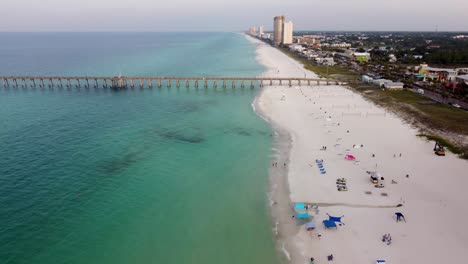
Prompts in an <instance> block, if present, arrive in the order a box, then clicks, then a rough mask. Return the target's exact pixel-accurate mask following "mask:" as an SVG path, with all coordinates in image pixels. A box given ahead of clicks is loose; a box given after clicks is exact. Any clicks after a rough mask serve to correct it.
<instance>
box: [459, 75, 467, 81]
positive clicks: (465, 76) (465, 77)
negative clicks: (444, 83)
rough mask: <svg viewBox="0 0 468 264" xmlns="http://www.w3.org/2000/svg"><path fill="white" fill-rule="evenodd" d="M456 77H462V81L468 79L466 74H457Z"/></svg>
mask: <svg viewBox="0 0 468 264" xmlns="http://www.w3.org/2000/svg"><path fill="white" fill-rule="evenodd" d="M457 79H462V80H464V81H468V74H464V75H459V76H457Z"/></svg>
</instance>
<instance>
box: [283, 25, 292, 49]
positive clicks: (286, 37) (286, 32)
mask: <svg viewBox="0 0 468 264" xmlns="http://www.w3.org/2000/svg"><path fill="white" fill-rule="evenodd" d="M281 43H282V44H283V45H288V44H292V43H293V23H292V21H288V22H284V23H283V38H282V41H281Z"/></svg>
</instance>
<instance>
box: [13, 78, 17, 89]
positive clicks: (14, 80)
mask: <svg viewBox="0 0 468 264" xmlns="http://www.w3.org/2000/svg"><path fill="white" fill-rule="evenodd" d="M13 82H14V83H15V85H14V86H13V87H14V88H17V87H18V82H17V81H16V79H13Z"/></svg>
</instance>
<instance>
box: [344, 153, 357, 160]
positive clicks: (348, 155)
mask: <svg viewBox="0 0 468 264" xmlns="http://www.w3.org/2000/svg"><path fill="white" fill-rule="evenodd" d="M345 159H347V160H356V157H354V156H353V155H351V154H346V156H345Z"/></svg>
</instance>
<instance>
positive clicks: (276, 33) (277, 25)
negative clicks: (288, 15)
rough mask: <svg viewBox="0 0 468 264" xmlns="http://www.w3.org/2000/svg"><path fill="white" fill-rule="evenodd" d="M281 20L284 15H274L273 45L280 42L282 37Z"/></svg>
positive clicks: (282, 20)
mask: <svg viewBox="0 0 468 264" xmlns="http://www.w3.org/2000/svg"><path fill="white" fill-rule="evenodd" d="M283 22H284V16H276V17H275V18H274V23H273V43H274V44H275V45H279V44H281V41H282V39H283Z"/></svg>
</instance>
